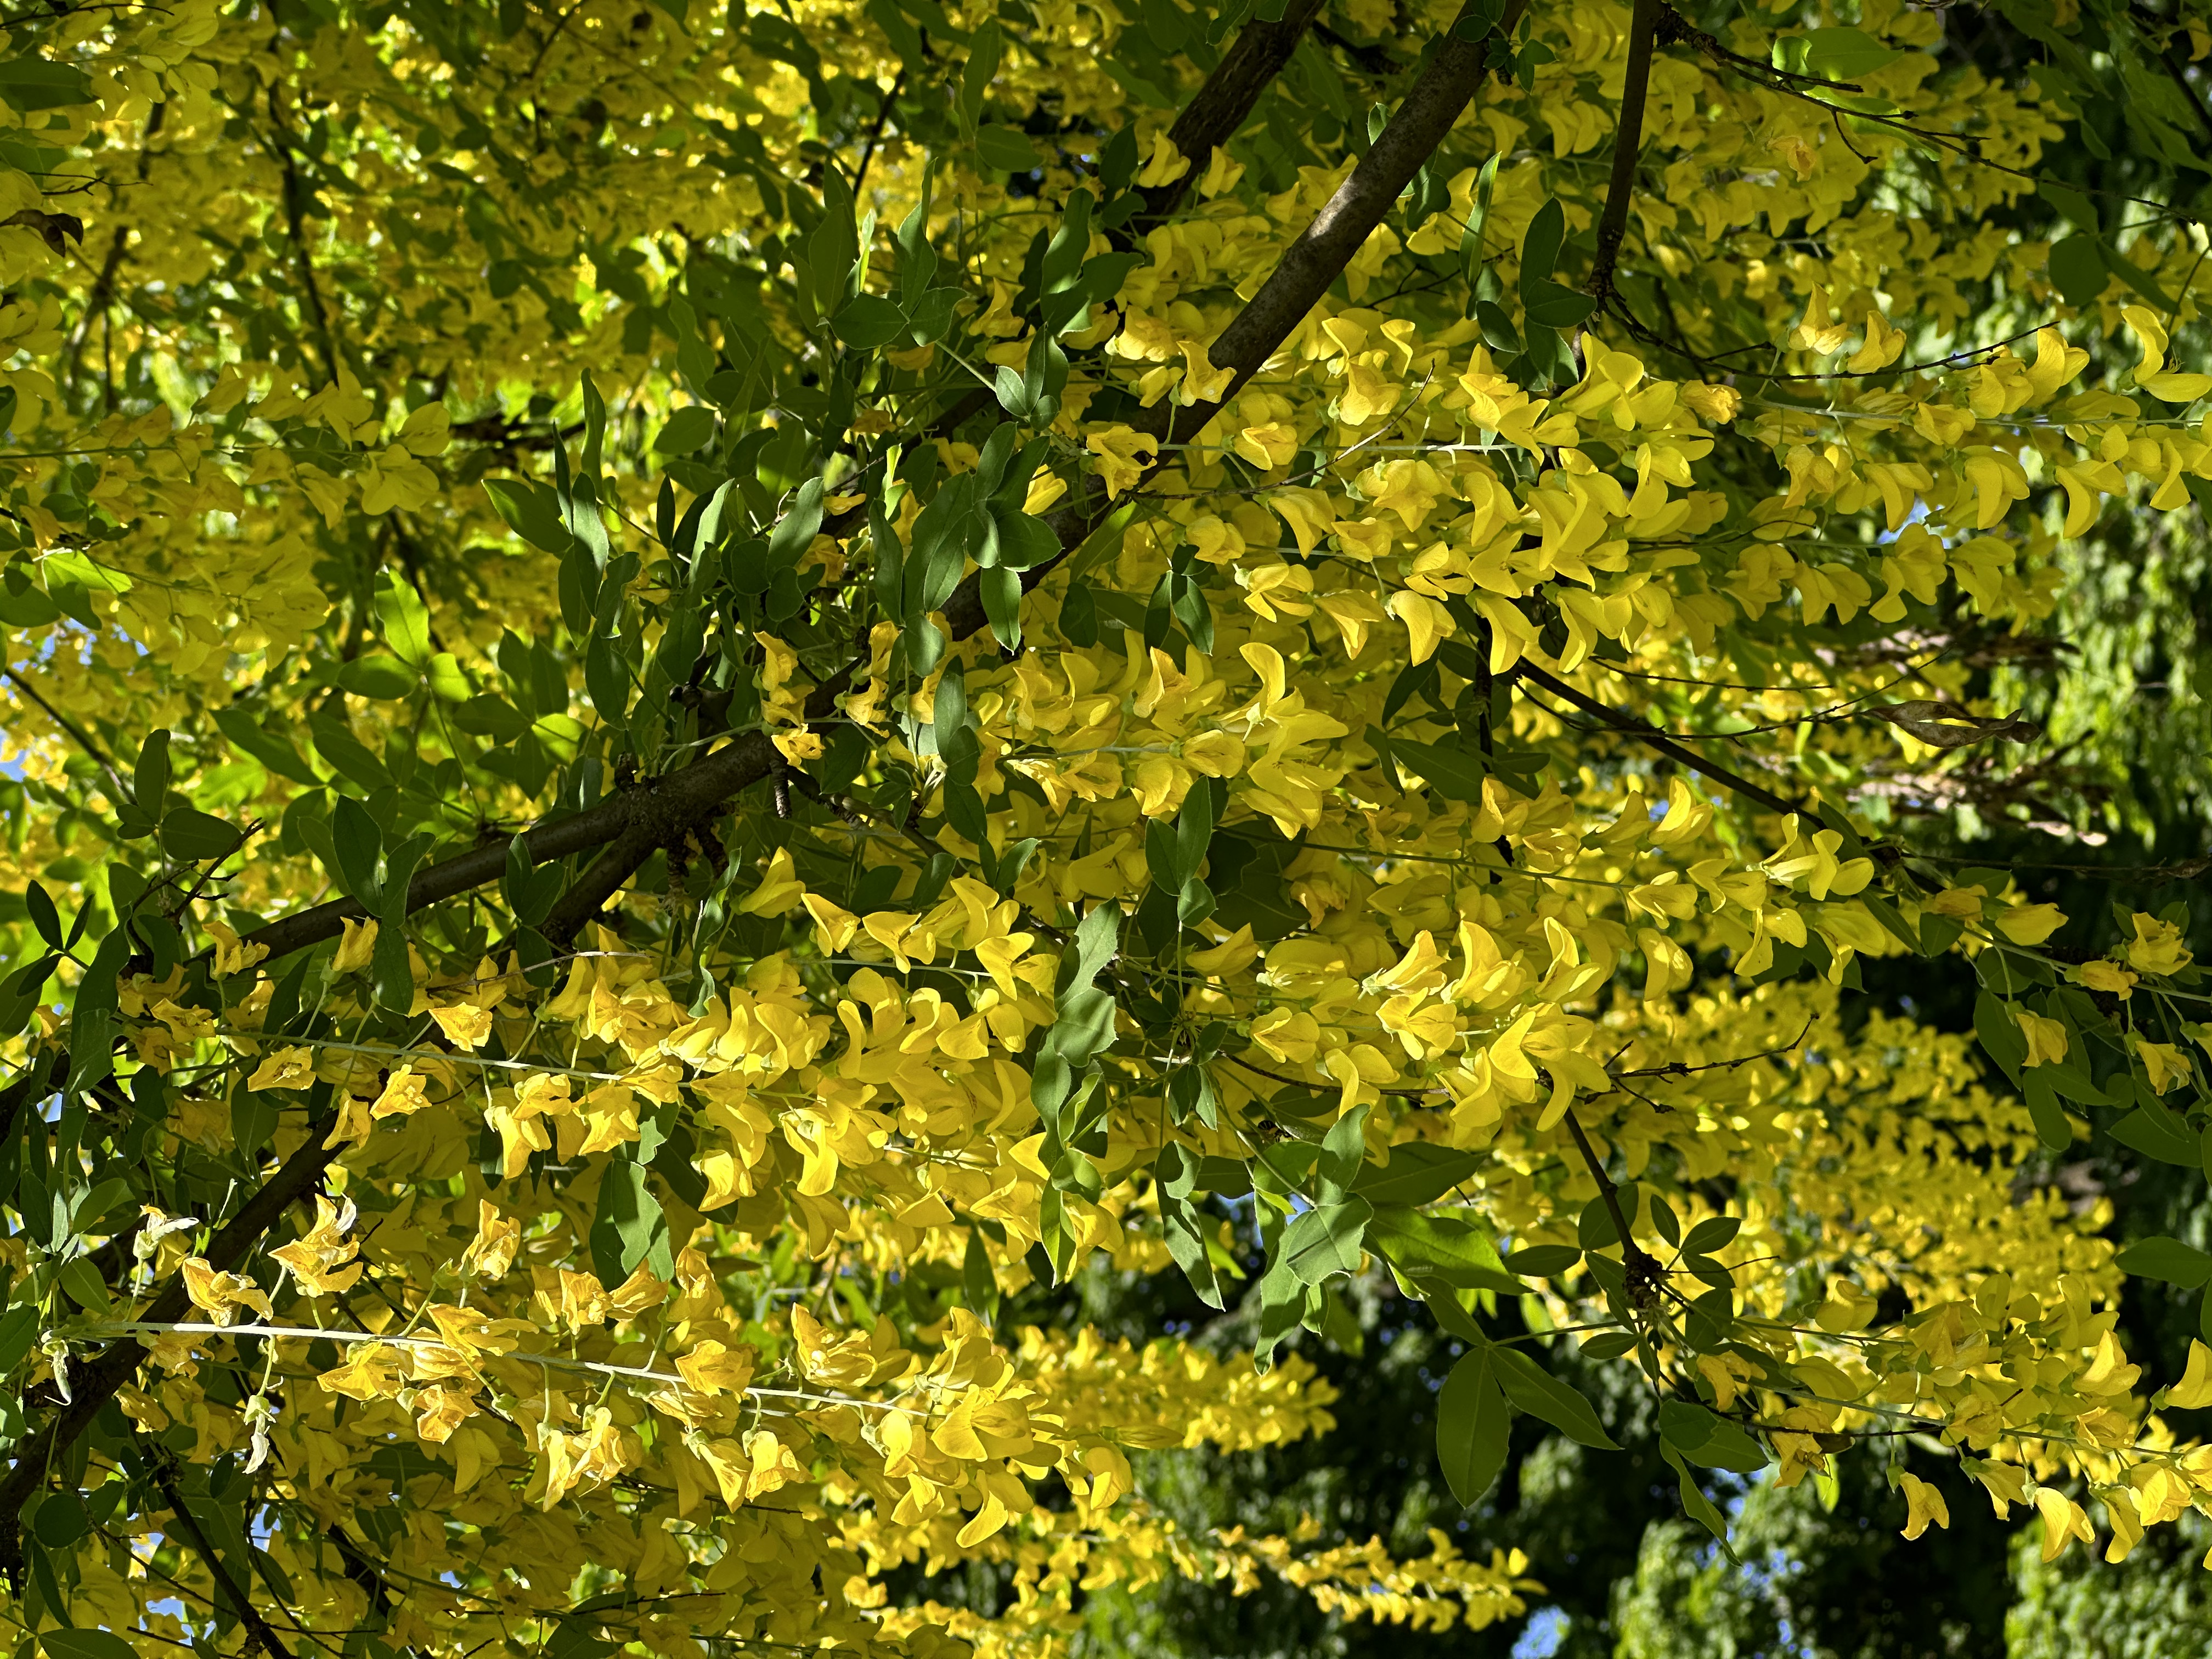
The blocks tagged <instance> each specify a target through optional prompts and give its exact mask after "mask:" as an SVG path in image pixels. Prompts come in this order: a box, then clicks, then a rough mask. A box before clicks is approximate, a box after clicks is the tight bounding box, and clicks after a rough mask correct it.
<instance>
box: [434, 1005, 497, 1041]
mask: <svg viewBox="0 0 2212 1659" xmlns="http://www.w3.org/2000/svg"><path fill="white" fill-rule="evenodd" d="M430 1018H432V1019H435V1020H436V1021H437V1022H438V1029H439V1030H441V1031H443V1032H444V1033H445V1034H446V1040H447V1042H451V1043H452V1044H453V1046H454V1047H455V1048H459V1049H460V1050H461V1051H462V1052H463V1053H465V1054H474V1053H475V1052H476V1051H477V1049H478V1048H482V1047H483V1040H484V1039H485V1038H486V1037H488V1036H490V1035H491V1010H490V1009H489V1008H478V1007H477V1006H474V1005H473V1004H471V1003H466V1002H458V1003H455V1004H454V1005H453V1006H452V1007H450V1008H433V1009H431V1010H430Z"/></svg>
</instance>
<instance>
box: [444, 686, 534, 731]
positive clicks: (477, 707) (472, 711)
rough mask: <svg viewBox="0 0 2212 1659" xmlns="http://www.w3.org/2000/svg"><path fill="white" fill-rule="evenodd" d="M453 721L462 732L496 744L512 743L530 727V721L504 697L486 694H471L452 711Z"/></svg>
mask: <svg viewBox="0 0 2212 1659" xmlns="http://www.w3.org/2000/svg"><path fill="white" fill-rule="evenodd" d="M453 724H454V725H455V726H459V728H460V729H461V730H462V731H464V732H470V733H471V734H473V735H474V736H477V737H480V738H491V739H492V740H493V741H494V742H495V743H512V742H513V741H514V740H515V738H519V737H520V736H521V735H522V734H523V733H524V732H527V731H528V730H529V729H530V720H529V717H528V716H527V715H526V714H524V713H523V712H522V711H521V710H520V709H519V708H516V707H515V706H514V705H513V703H511V702H507V699H506V698H504V697H495V696H489V694H487V695H486V696H480V697H471V698H470V699H469V700H468V701H467V702H464V703H463V704H461V706H460V707H459V708H456V709H454V710H453Z"/></svg>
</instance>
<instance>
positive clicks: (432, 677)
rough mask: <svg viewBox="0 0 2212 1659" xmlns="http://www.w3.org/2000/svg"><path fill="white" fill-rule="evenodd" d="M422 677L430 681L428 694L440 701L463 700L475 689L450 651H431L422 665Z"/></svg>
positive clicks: (466, 699)
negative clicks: (427, 659) (428, 657)
mask: <svg viewBox="0 0 2212 1659" xmlns="http://www.w3.org/2000/svg"><path fill="white" fill-rule="evenodd" d="M422 678H424V679H426V680H428V682H429V683H430V695H431V696H434V697H435V698H437V700H438V701H439V702H467V701H468V698H469V694H470V693H471V691H472V690H474V689H475V688H474V687H472V686H471V685H470V684H469V677H468V676H467V674H465V673H464V672H463V671H462V669H461V665H460V659H459V658H457V657H455V656H454V655H453V653H452V652H450V651H437V652H433V653H431V656H430V660H429V661H428V662H426V663H424V664H423V665H422Z"/></svg>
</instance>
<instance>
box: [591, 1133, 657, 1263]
mask: <svg viewBox="0 0 2212 1659" xmlns="http://www.w3.org/2000/svg"><path fill="white" fill-rule="evenodd" d="M591 1247H592V1266H593V1267H594V1269H595V1270H596V1271H597V1272H598V1273H599V1279H600V1282H601V1283H603V1284H605V1285H619V1284H621V1283H622V1281H623V1279H628V1278H629V1276H630V1274H631V1273H635V1271H636V1270H637V1267H638V1266H639V1264H640V1263H643V1264H644V1265H645V1266H647V1267H650V1268H651V1269H652V1270H653V1273H656V1274H657V1275H659V1277H660V1278H662V1279H674V1278H675V1277H676V1258H675V1255H674V1253H673V1252H672V1250H671V1249H670V1246H669V1241H668V1222H667V1218H665V1216H663V1215H662V1213H661V1210H660V1200H659V1199H657V1198H655V1197H654V1196H653V1190H652V1188H650V1187H649V1186H648V1185H647V1182H646V1174H645V1170H644V1168H643V1166H641V1165H640V1164H632V1163H630V1162H629V1161H628V1160H627V1159H622V1158H617V1159H616V1160H615V1161H614V1162H612V1163H611V1164H608V1165H607V1168H606V1173H605V1175H604V1176H601V1177H600V1179H599V1208H598V1210H597V1212H596V1213H595V1214H594V1215H593V1218H592V1233H591Z"/></svg>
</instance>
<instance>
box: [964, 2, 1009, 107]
mask: <svg viewBox="0 0 2212 1659" xmlns="http://www.w3.org/2000/svg"><path fill="white" fill-rule="evenodd" d="M1004 49H1005V43H1004V40H1003V39H1002V38H1001V37H1000V33H999V26H998V25H997V24H996V23H986V24H984V25H983V27H981V28H979V29H977V30H976V31H975V33H974V34H973V35H971V36H970V37H969V41H968V63H967V67H966V68H965V69H964V70H963V71H962V73H961V76H960V118H961V120H962V121H963V122H970V123H972V122H973V121H974V120H975V118H976V117H977V116H978V115H980V114H981V113H982V112H983V100H984V99H985V97H987V95H988V94H989V93H990V90H991V77H992V76H994V75H996V74H997V73H998V72H999V54H1000V52H1002V51H1003V50H1004Z"/></svg>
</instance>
